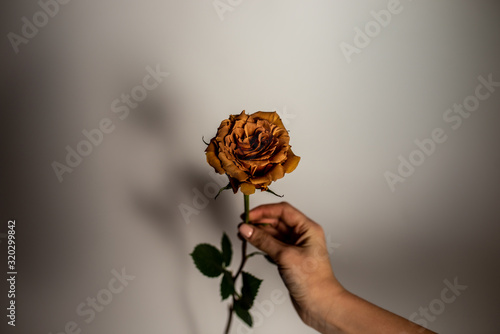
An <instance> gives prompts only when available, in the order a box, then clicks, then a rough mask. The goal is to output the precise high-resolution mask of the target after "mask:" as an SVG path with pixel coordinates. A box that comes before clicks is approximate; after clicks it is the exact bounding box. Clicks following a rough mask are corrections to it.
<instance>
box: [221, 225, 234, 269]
mask: <svg viewBox="0 0 500 334" xmlns="http://www.w3.org/2000/svg"><path fill="white" fill-rule="evenodd" d="M220 243H221V247H222V260H223V261H224V265H225V266H226V267H227V266H229V265H230V264H231V258H232V257H233V248H232V247H231V240H229V238H228V236H227V234H226V233H224V235H223V236H222V240H221V242H220Z"/></svg>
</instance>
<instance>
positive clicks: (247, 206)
mask: <svg viewBox="0 0 500 334" xmlns="http://www.w3.org/2000/svg"><path fill="white" fill-rule="evenodd" d="M243 200H244V202H245V224H248V223H249V221H250V220H249V219H248V216H249V212H250V195H243ZM247 259H248V257H247V241H246V240H245V239H243V241H242V243H241V263H240V266H239V268H238V271H237V272H236V274H235V275H234V276H233V282H234V283H236V279H237V278H238V276H240V274H241V272H242V270H243V267H244V266H245V263H246V262H247ZM235 294H236V291H235V292H234V293H233V303H232V304H231V306H230V307H229V316H228V319H227V324H226V329H225V331H224V334H229V330H230V329H231V322H232V320H233V313H234V303H235V301H236V298H235Z"/></svg>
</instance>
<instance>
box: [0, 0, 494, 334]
mask: <svg viewBox="0 0 500 334" xmlns="http://www.w3.org/2000/svg"><path fill="white" fill-rule="evenodd" d="M232 3H233V4H235V6H232V9H233V10H232V11H227V12H225V13H224V15H223V18H224V20H221V19H220V18H219V16H218V14H217V12H216V10H215V9H214V6H213V3H212V1H211V0H191V1H168V0H163V1H159V0H143V1H131V0H128V1H123V0H122V1H117V0H107V1H71V2H69V3H68V4H65V5H61V6H60V9H59V12H58V13H57V14H56V15H55V16H54V17H53V18H50V20H49V22H48V24H47V25H46V26H44V27H43V28H40V31H39V32H38V34H37V35H36V36H35V37H34V38H32V39H30V40H29V42H28V43H27V44H23V45H21V46H20V48H19V53H18V54H16V53H15V52H14V51H13V48H12V46H11V44H10V42H9V40H8V38H7V34H8V33H9V32H15V33H17V34H20V32H21V28H22V24H23V22H22V21H21V19H22V18H23V17H27V18H28V19H29V20H32V17H33V15H34V14H35V13H36V12H37V11H40V6H39V4H37V2H36V1H13V0H9V1H4V2H2V10H1V14H0V15H1V18H2V19H1V21H0V27H1V30H0V31H1V32H2V34H3V35H4V37H3V39H2V40H3V42H2V44H1V64H2V65H1V67H2V81H1V84H2V87H1V95H0V97H1V101H2V112H1V113H0V115H1V116H0V117H1V119H0V124H1V127H2V131H1V136H2V138H1V143H2V160H1V165H2V166H1V170H2V173H1V175H2V176H1V178H2V184H1V187H0V188H1V192H2V194H1V202H2V211H1V213H2V223H1V227H0V232H1V233H6V229H7V228H6V225H7V220H8V219H16V222H17V234H16V236H17V239H16V240H17V266H18V268H17V270H18V273H19V274H18V280H17V303H18V309H17V312H18V313H17V326H16V327H15V328H12V327H8V326H7V325H6V317H5V315H3V314H2V316H1V319H3V320H2V323H1V325H0V328H2V333H4V332H6V333H43V334H46V333H53V334H55V333H60V332H62V331H64V327H65V325H66V323H68V322H69V321H75V322H76V323H77V324H78V326H79V328H80V329H81V330H82V333H93V334H99V333H151V334H156V333H158V334H159V333H222V329H223V327H224V324H225V321H226V317H227V314H226V313H227V304H226V303H220V302H219V301H220V297H219V292H218V281H217V280H214V279H207V278H205V277H203V276H202V275H201V274H199V273H198V271H197V270H196V268H195V267H194V266H193V263H192V261H191V259H190V257H189V255H188V254H189V253H190V252H191V251H192V249H193V248H194V246H195V245H196V244H198V243H201V242H208V243H212V244H216V245H218V244H219V240H220V237H221V234H222V231H226V232H227V233H228V234H229V235H230V236H231V239H232V241H233V243H234V245H235V247H238V246H239V240H238V239H237V238H236V225H237V224H238V222H239V215H240V213H241V212H242V211H243V199H242V195H241V194H237V195H233V194H232V193H231V192H225V193H223V194H222V195H221V196H220V198H219V199H218V200H217V201H216V202H215V201H213V200H210V201H209V203H208V205H207V206H206V207H205V208H204V209H202V210H200V211H199V213H198V214H197V215H192V216H191V217H190V219H189V222H188V221H187V220H185V219H184V218H183V216H182V215H181V213H180V210H179V206H182V205H188V206H191V207H193V200H194V198H195V193H194V190H193V189H197V190H198V191H201V192H202V193H203V192H204V191H205V190H204V189H205V186H206V185H207V184H210V183H211V182H214V179H213V178H212V177H211V176H210V175H209V173H210V172H211V170H212V168H211V167H210V166H209V165H208V164H206V162H205V157H204V153H203V150H204V148H205V145H204V144H203V142H202V136H204V137H205V139H209V138H211V137H212V136H213V135H214V134H215V131H216V129H217V127H218V126H219V124H220V122H221V121H222V120H223V119H225V118H227V117H228V115H229V114H237V113H240V112H241V110H246V111H247V112H248V113H251V112H255V111H258V110H265V111H269V110H277V111H278V112H279V113H280V114H281V115H287V116H286V117H284V121H285V124H286V126H287V128H288V129H289V130H290V135H291V144H292V146H293V149H294V151H295V153H296V154H297V155H299V156H301V157H302V160H301V162H300V164H299V166H298V168H297V169H296V170H295V171H294V172H293V173H292V174H290V175H287V176H286V177H285V178H284V179H282V180H280V181H278V182H276V183H275V184H274V185H273V186H272V189H273V190H274V191H275V192H277V193H280V194H285V197H284V200H286V201H288V202H290V203H291V204H293V205H294V206H296V207H297V208H299V209H300V210H301V211H303V212H304V213H306V214H307V215H308V216H309V217H311V218H312V219H314V220H315V221H317V222H319V223H320V224H322V225H323V227H324V229H325V232H326V235H327V237H328V240H329V242H330V244H331V245H333V246H334V247H333V248H332V250H333V252H332V254H331V261H332V264H333V267H334V270H335V273H336V275H337V276H338V278H339V279H340V281H341V282H342V283H343V284H344V286H345V287H346V288H348V289H349V290H351V291H352V292H354V293H356V294H358V295H360V296H362V297H364V298H366V299H367V300H369V301H371V302H373V303H375V304H377V305H380V306H382V307H384V308H387V309H388V310H390V311H393V312H395V313H397V314H399V315H401V316H403V317H405V318H408V317H409V316H410V315H411V314H412V313H414V312H418V311H419V308H421V307H429V304H430V303H432V302H433V301H434V300H435V299H439V298H440V296H441V291H442V290H443V288H444V287H445V284H444V283H443V282H444V281H445V280H449V281H453V280H454V279H455V278H457V279H458V282H459V283H460V284H461V285H466V286H467V289H466V290H465V291H463V292H462V294H461V295H460V296H458V297H457V299H456V300H455V301H454V302H453V303H450V304H446V305H445V309H444V310H440V314H439V315H436V316H435V319H434V321H432V322H429V323H428V327H429V328H430V329H432V330H434V331H437V332H440V333H456V334H460V333H464V334H466V333H496V332H497V331H498V328H499V327H500V320H499V319H500V318H499V317H498V310H499V302H498V300H500V288H499V287H498V282H499V281H500V280H499V279H500V269H499V267H498V266H499V264H498V258H499V255H500V242H499V237H500V227H499V223H500V206H499V200H500V187H499V185H500V177H499V169H500V153H499V152H500V150H499V149H498V143H499V139H500V132H499V128H498V127H499V125H500V123H499V121H500V115H499V113H498V111H499V106H500V91H499V90H498V89H497V91H496V92H494V93H493V94H492V95H491V97H490V98H488V99H487V100H485V101H482V102H481V104H480V106H479V108H478V109H477V111H474V112H473V113H472V114H471V115H470V117H469V118H467V119H463V123H462V125H461V127H460V128H458V129H457V130H453V129H452V128H451V126H450V125H451V124H450V123H446V122H445V121H444V120H443V114H444V113H445V112H446V110H447V109H449V108H451V107H452V106H453V105H454V104H455V103H457V104H460V103H462V102H463V101H464V99H465V98H466V97H467V96H469V95H471V94H474V91H475V88H476V86H477V85H478V84H479V82H478V77H479V76H483V77H487V76H488V75H489V74H491V75H492V77H493V79H494V80H495V81H500V61H499V59H500V39H499V38H498V36H499V32H500V6H499V5H498V3H497V2H496V1H456V0H454V1H451V0H447V1H409V0H402V1H401V6H402V11H401V12H400V14H398V15H394V16H393V17H392V19H391V22H390V23H389V24H388V25H387V27H383V28H382V29H381V31H380V33H379V34H378V35H377V36H376V37H374V38H373V39H372V40H371V42H370V44H369V45H368V46H367V47H365V48H362V49H361V50H360V53H359V54H353V55H352V61H351V62H350V63H348V62H347V60H346V58H345V57H344V55H343V53H342V51H341V48H340V44H341V43H342V42H346V43H349V44H353V40H354V36H355V29H356V27H359V28H361V29H364V27H365V25H366V24H367V23H369V22H370V21H373V17H372V15H371V14H370V12H371V11H380V10H382V9H386V8H387V5H388V1H333V0H330V1H324V0H321V1H295V0H287V1H285V0H270V1H241V2H239V3H238V2H237V1H233V2H232ZM157 65H159V66H160V68H161V69H162V70H163V71H166V72H169V73H170V75H169V76H168V78H166V79H165V80H164V82H163V83H162V84H161V85H160V86H159V87H158V88H157V89H155V90H154V91H151V92H150V93H149V94H148V96H147V98H146V99H145V100H144V101H142V102H141V103H140V104H139V106H138V107H137V108H135V109H133V110H132V112H131V114H130V115H129V117H128V118H126V119H125V120H120V119H119V118H118V117H117V115H116V114H114V113H113V112H112V111H111V103H112V101H113V100H115V99H116V98H120V96H121V94H124V93H125V94H127V93H130V91H131V90H132V89H133V88H134V87H135V86H137V85H139V84H141V83H142V79H143V77H144V76H145V75H146V74H147V71H146V67H147V66H151V67H156V66H157ZM103 118H110V119H111V120H112V121H113V124H114V125H115V130H114V132H112V133H111V134H108V135H106V136H105V137H104V139H103V141H102V143H101V144H100V145H99V146H98V147H94V149H93V151H92V153H91V154H90V155H89V156H87V157H84V159H83V162H82V163H81V164H80V165H79V166H77V167H76V168H75V169H74V170H73V172H72V173H67V174H65V175H64V181H63V182H62V183H60V182H59V181H58V179H57V177H56V175H55V173H54V171H53V169H52V166H51V164H52V163H53V162H54V161H58V162H61V163H64V159H65V156H66V149H65V148H66V146H67V145H69V146H71V147H72V148H75V147H76V146H77V144H78V143H79V142H80V141H81V140H83V139H85V137H84V136H83V135H82V130H84V129H87V130H90V129H94V128H96V127H97V126H98V124H99V122H100V120H102V119H103ZM436 128H442V129H443V131H444V132H445V134H446V135H447V140H446V142H444V143H442V144H439V145H437V147H436V149H435V152H434V153H433V154H432V155H430V156H428V157H426V158H425V161H424V162H423V163H422V164H421V165H420V166H418V167H417V168H416V169H415V171H414V173H413V174H412V175H411V176H409V177H408V178H407V179H406V181H405V182H404V183H398V184H396V186H395V191H394V192H392V191H391V189H390V187H389V186H388V184H387V182H386V179H385V177H384V173H385V172H386V171H391V172H393V173H396V172H397V168H398V165H399V160H398V157H399V156H400V155H402V156H403V157H405V158H408V157H409V155H410V154H411V152H412V151H414V150H415V149H416V148H417V146H416V145H415V143H414V141H415V140H416V139H419V140H423V139H425V138H429V137H430V134H431V132H432V131H433V130H434V129H436ZM220 178H222V181H221V182H223V179H224V177H222V176H220ZM277 201H281V199H279V198H276V197H274V196H272V195H271V194H267V193H256V194H255V195H252V197H251V206H252V207H253V206H256V205H258V204H263V203H271V202H277ZM0 237H2V238H0V241H1V244H0V249H1V250H2V254H5V255H2V256H1V258H2V259H3V260H1V261H0V262H1V263H2V272H5V271H6V267H5V264H6V242H5V234H3V235H0ZM235 253H238V252H237V251H236V250H235ZM238 260H239V258H238V255H235V261H238ZM122 268H126V272H127V273H128V274H130V275H133V276H135V279H134V280H133V281H131V282H130V283H129V285H128V286H127V287H126V288H125V289H124V290H123V291H122V292H121V293H119V294H116V295H113V299H112V301H110V302H109V304H108V305H106V306H105V307H104V309H103V310H102V312H99V313H96V317H95V319H93V321H91V322H90V323H86V322H85V317H81V316H79V315H77V313H76V311H75V310H76V308H77V306H78V305H79V304H80V303H82V302H85V301H86V299H87V298H88V297H96V296H97V295H98V294H99V292H100V291H101V290H102V289H105V288H106V287H107V286H108V282H109V281H110V279H111V278H112V277H113V276H112V274H111V271H112V270H113V269H116V270H119V271H120V270H121V269H122ZM247 269H248V270H249V271H250V272H252V273H253V274H255V275H256V276H258V277H260V278H264V283H263V285H262V288H261V290H260V292H259V296H258V298H257V301H258V302H260V303H263V304H266V301H268V300H269V298H270V295H271V292H272V291H274V290H278V291H281V292H282V293H283V294H286V290H285V288H284V286H283V284H282V283H281V281H280V279H279V277H278V275H277V272H276V270H275V268H274V267H273V266H272V265H270V264H268V263H267V262H266V261H265V260H264V259H261V258H257V257H255V258H252V259H251V261H249V264H248V268H247ZM2 275H3V274H2ZM0 287H1V288H2V290H1V293H0V305H1V309H2V310H5V308H6V307H7V297H6V286H5V281H4V280H2V285H1V286H0ZM438 304H439V303H438ZM438 304H436V302H434V306H436V305H438ZM267 305H268V304H267ZM2 312H6V311H2ZM255 312H258V310H256V311H254V315H255V317H256V319H257V318H259V315H256V314H255ZM264 313H266V312H264ZM418 318H421V317H420V316H419V317H418ZM259 320H260V321H259V326H256V327H255V328H254V329H253V331H249V330H247V329H245V327H244V326H243V325H242V324H241V322H240V321H239V320H238V321H236V322H234V326H233V333H252V332H253V333H297V334H298V333H301V334H303V333H313V332H314V331H313V330H311V329H309V328H307V327H306V326H305V325H303V324H302V323H301V321H300V319H299V318H298V317H297V316H296V314H295V312H294V309H293V307H292V305H291V303H290V302H289V300H288V297H287V298H286V299H285V301H284V302H283V303H279V304H274V305H273V307H272V312H271V311H269V312H267V313H266V314H263V312H260V318H259Z"/></svg>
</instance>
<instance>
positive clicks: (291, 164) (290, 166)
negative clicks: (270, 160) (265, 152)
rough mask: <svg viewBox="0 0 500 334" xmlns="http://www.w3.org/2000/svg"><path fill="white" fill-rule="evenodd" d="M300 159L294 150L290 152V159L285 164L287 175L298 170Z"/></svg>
mask: <svg viewBox="0 0 500 334" xmlns="http://www.w3.org/2000/svg"><path fill="white" fill-rule="evenodd" d="M299 161H300V157H298V156H296V155H295V154H293V151H292V149H291V148H290V149H289V150H288V158H287V159H286V161H285V163H284V164H283V167H284V169H285V172H286V173H291V172H293V171H294V170H295V168H297V165H298V164H299Z"/></svg>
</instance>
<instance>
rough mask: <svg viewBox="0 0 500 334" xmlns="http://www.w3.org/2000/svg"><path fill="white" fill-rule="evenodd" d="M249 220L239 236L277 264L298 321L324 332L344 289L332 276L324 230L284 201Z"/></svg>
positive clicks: (253, 212)
mask: <svg viewBox="0 0 500 334" xmlns="http://www.w3.org/2000/svg"><path fill="white" fill-rule="evenodd" d="M249 220H250V222H251V224H242V225H241V226H240V228H239V231H240V234H241V235H242V236H243V237H244V238H245V239H246V240H248V241H249V242H250V243H251V244H252V245H254V246H255V247H256V248H258V249H260V250H262V251H264V252H266V253H267V254H268V255H269V256H270V257H271V258H272V259H273V260H274V262H276V264H277V265H278V270H279V273H280V275H281V277H282V279H283V282H284V283H285V285H286V287H287V288H288V290H289V292H290V297H291V299H292V302H293V305H294V306H295V309H296V310H297V313H298V314H299V316H300V318H301V319H302V320H303V321H304V322H305V323H306V324H307V325H309V326H311V327H313V328H315V329H317V330H319V331H320V332H324V328H325V327H326V326H327V325H326V323H325V319H327V313H328V312H329V310H330V308H331V303H333V302H334V301H335V297H336V296H340V295H341V294H342V293H343V292H344V291H345V290H344V288H343V287H342V286H341V285H340V283H339V282H338V281H337V279H336V278H335V276H334V274H333V271H332V267H331V265H330V260H329V257H328V249H327V246H326V241H325V236H324V232H323V228H322V227H321V226H320V225H319V224H317V223H315V222H314V221H312V220H311V219H309V218H308V217H306V216H305V215H304V214H303V213H302V212H300V211H299V210H297V209H296V208H294V207H293V206H291V205H290V204H288V203H286V202H283V203H277V204H267V205H261V206H258V207H256V208H254V209H253V210H251V211H250V213H249ZM325 297H326V298H325Z"/></svg>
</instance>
